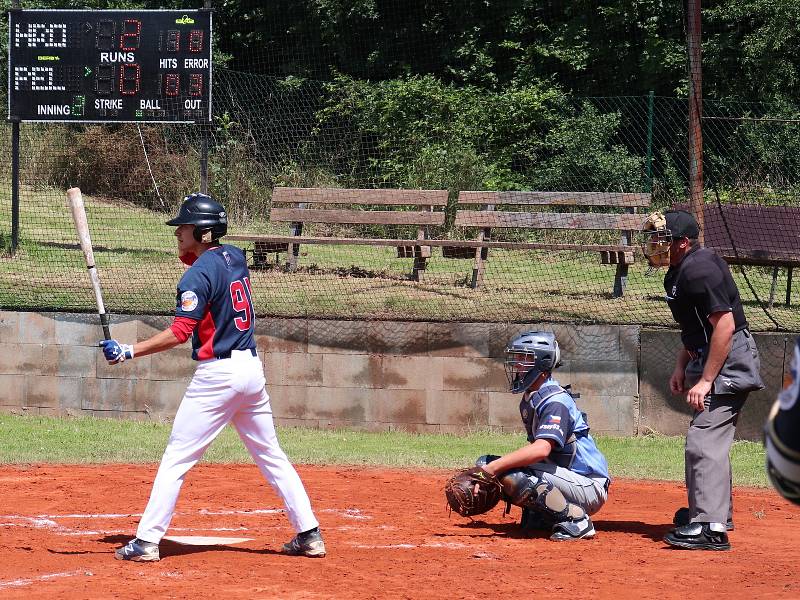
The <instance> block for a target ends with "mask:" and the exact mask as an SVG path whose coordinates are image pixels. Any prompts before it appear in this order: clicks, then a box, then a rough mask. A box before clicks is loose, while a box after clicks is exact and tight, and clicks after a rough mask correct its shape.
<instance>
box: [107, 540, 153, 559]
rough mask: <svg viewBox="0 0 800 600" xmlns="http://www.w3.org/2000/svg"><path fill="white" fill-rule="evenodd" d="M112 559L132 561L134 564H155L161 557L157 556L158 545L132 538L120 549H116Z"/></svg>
mask: <svg viewBox="0 0 800 600" xmlns="http://www.w3.org/2000/svg"><path fill="white" fill-rule="evenodd" d="M114 558H116V559H118V560H132V561H134V562H155V561H157V560H159V559H160V558H161V557H160V556H159V554H158V544H156V543H154V542H145V541H144V540H140V539H139V538H133V539H132V540H131V541H130V542H128V543H127V544H125V545H124V546H122V548H117V550H116V551H115V552H114Z"/></svg>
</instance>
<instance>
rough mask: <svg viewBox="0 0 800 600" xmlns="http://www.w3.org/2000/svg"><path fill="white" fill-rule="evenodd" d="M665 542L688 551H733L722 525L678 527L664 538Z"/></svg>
mask: <svg viewBox="0 0 800 600" xmlns="http://www.w3.org/2000/svg"><path fill="white" fill-rule="evenodd" d="M712 527H713V529H712ZM717 530H719V531H717ZM664 541H665V542H667V543H668V544H669V545H670V546H675V547H676V548H686V549H687V550H730V549H731V545H730V543H729V542H728V534H727V533H726V532H725V525H723V524H722V523H689V524H688V525H684V526H683V527H676V528H675V529H673V530H672V531H670V532H669V533H668V534H667V535H665V536H664Z"/></svg>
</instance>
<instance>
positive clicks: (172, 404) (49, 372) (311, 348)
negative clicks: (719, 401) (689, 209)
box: [0, 311, 793, 439]
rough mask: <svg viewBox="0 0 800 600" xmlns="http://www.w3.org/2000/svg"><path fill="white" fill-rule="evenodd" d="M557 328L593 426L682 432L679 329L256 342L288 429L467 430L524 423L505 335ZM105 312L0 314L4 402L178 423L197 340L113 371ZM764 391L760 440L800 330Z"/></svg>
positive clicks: (466, 328) (130, 326) (266, 333)
mask: <svg viewBox="0 0 800 600" xmlns="http://www.w3.org/2000/svg"><path fill="white" fill-rule="evenodd" d="M170 322H171V318H170V317H139V316H118V315H115V316H114V318H113V321H112V333H113V335H114V336H115V337H116V338H118V339H119V340H120V341H123V342H132V341H134V340H137V339H138V340H141V339H145V338H146V337H149V336H150V335H152V334H154V333H156V332H158V331H160V330H162V329H164V328H165V327H167V326H168V325H169V323H170ZM537 328H538V329H544V330H550V331H554V332H555V333H556V336H557V338H558V340H559V344H560V346H561V349H562V358H563V363H564V364H563V366H562V367H561V368H560V369H559V370H558V371H556V376H557V379H558V380H559V381H560V382H561V383H562V384H567V383H570V384H572V387H573V389H574V390H575V391H577V392H579V393H580V394H581V397H580V398H579V400H578V405H579V407H580V408H581V410H583V411H585V412H586V413H587V414H588V415H589V423H590V426H591V427H592V431H594V432H596V433H602V434H610V435H623V436H624V435H634V434H637V433H646V432H649V431H657V432H660V433H665V434H683V433H685V431H686V425H687V423H688V411H687V409H686V406H685V402H684V401H683V399H681V398H675V397H672V396H670V395H669V392H668V387H667V382H668V379H669V373H670V372H671V370H672V364H673V361H674V356H675V351H676V350H677V348H678V344H679V343H680V340H679V336H678V334H677V332H675V331H667V330H663V331H652V330H642V329H641V328H640V327H637V326H611V325H588V326H580V325H564V324H541V323H540V324H536V323H532V324H497V323H410V322H366V321H324V320H313V319H260V320H259V321H258V322H257V329H256V333H257V335H256V341H257V346H258V351H259V355H260V356H261V359H262V362H263V364H264V369H265V374H266V378H267V388H268V392H269V394H270V397H271V399H272V405H273V409H274V414H275V420H276V422H277V423H278V424H280V425H302V426H308V427H319V428H333V427H351V428H359V429H366V430H391V429H402V430H406V431H417V432H461V431H465V430H469V429H480V428H484V427H491V428H494V429H497V430H509V431H520V429H521V424H520V419H519V413H518V405H519V396H518V395H513V394H510V393H509V392H508V384H507V381H506V377H505V373H504V367H503V358H504V356H503V350H504V347H505V344H506V342H507V341H508V340H509V339H510V338H511V337H512V336H513V335H515V334H516V333H518V332H520V331H524V330H526V329H537ZM99 332H100V328H99V324H98V317H97V316H96V315H85V314H72V313H20V312H4V311H0V410H3V411H6V412H17V413H26V414H42V415H79V414H86V415H93V416H98V417H121V418H134V419H159V420H160V419H170V418H171V417H172V416H174V414H175V411H176V410H177V407H178V405H179V403H180V401H181V398H182V396H183V392H184V390H185V388H186V385H187V383H188V381H189V379H190V378H191V375H192V373H193V371H194V367H195V363H194V361H192V360H191V356H190V355H191V352H190V348H189V344H186V345H183V346H180V347H178V348H176V349H173V350H170V351H169V352H164V353H161V354H157V355H153V356H146V357H142V358H136V359H134V360H133V361H128V362H125V363H123V364H121V365H117V366H109V365H107V364H106V362H105V360H104V359H103V357H102V353H101V352H100V350H99V349H98V348H97V341H98V340H99V338H100V337H101V336H100V335H99ZM756 339H757V342H758V344H759V348H760V349H761V353H762V374H763V375H764V379H765V381H766V382H767V385H768V388H767V389H766V390H764V391H763V392H760V393H758V394H753V395H752V397H751V401H750V402H749V403H748V407H747V409H746V411H745V414H744V416H743V420H742V423H740V427H739V431H740V436H741V437H747V438H750V439H758V438H759V437H760V435H761V434H760V428H761V424H762V423H763V417H764V416H765V414H766V411H767V409H768V407H769V404H770V402H771V400H772V399H773V398H774V397H775V394H776V393H777V390H778V389H779V387H780V382H781V377H782V373H783V369H784V366H785V365H784V363H785V362H786V360H788V358H787V356H788V355H787V347H788V349H791V343H792V341H793V336H790V335H784V334H781V335H770V334H761V335H759V336H757V338H756Z"/></svg>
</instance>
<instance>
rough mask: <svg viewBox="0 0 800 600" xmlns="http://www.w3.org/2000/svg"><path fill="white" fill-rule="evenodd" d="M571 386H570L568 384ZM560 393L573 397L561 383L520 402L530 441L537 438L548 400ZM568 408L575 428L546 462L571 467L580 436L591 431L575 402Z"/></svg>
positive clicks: (541, 388)
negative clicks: (540, 417)
mask: <svg viewBox="0 0 800 600" xmlns="http://www.w3.org/2000/svg"><path fill="white" fill-rule="evenodd" d="M567 388H569V386H567ZM558 394H566V395H568V396H569V397H570V400H571V399H572V398H573V395H572V393H571V391H570V390H569V389H566V388H563V387H561V386H560V385H545V386H542V387H540V388H539V389H538V390H536V391H535V392H533V393H532V394H530V395H529V396H523V397H522V401H521V402H520V403H519V414H520V416H521V417H522V422H523V423H525V431H526V433H527V434H528V441H529V442H531V443H533V442H534V441H535V440H536V437H535V436H536V429H537V427H538V421H539V415H540V414H541V412H542V410H543V409H544V407H545V404H546V403H547V401H548V400H549V399H550V398H552V397H553V396H556V395H558ZM570 404H571V406H570V405H567V408H568V409H569V412H570V417H571V418H572V420H573V430H572V432H571V433H570V435H569V437H568V438H567V440H566V443H565V444H564V447H563V448H553V450H552V451H551V452H550V456H549V457H548V458H547V460H545V461H544V462H549V463H553V464H555V465H556V466H559V467H564V468H565V469H569V468H570V467H571V466H572V463H573V461H574V460H575V454H576V453H577V452H578V436H585V435H587V434H588V433H589V425H588V424H587V422H586V416H585V415H584V413H582V412H580V411H579V410H578V408H577V406H575V402H574V401H572V400H571V402H570Z"/></svg>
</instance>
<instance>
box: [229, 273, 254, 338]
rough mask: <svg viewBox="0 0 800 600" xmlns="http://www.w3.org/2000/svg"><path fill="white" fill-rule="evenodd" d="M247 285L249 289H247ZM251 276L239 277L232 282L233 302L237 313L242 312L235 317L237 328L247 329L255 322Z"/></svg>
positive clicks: (234, 321)
mask: <svg viewBox="0 0 800 600" xmlns="http://www.w3.org/2000/svg"><path fill="white" fill-rule="evenodd" d="M245 287H246V288H247V289H245ZM250 294H251V292H250V278H249V277H245V278H244V279H243V280H242V279H238V280H236V281H234V282H232V283H231V302H232V304H233V310H234V312H236V313H242V314H241V316H237V317H235V318H234V319H233V323H234V324H235V325H236V329H238V330H239V331H247V330H248V329H250V326H251V325H252V324H253V319H254V318H255V315H253V306H252V305H251V304H250Z"/></svg>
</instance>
